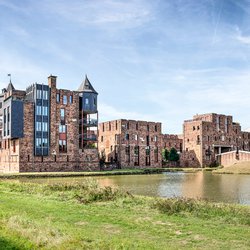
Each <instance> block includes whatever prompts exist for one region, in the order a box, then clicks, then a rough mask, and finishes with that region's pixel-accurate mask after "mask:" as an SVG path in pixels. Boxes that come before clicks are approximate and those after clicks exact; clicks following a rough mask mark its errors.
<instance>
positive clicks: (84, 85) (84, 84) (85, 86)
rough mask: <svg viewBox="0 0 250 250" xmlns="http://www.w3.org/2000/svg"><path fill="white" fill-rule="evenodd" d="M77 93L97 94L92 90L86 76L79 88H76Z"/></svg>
mask: <svg viewBox="0 0 250 250" xmlns="http://www.w3.org/2000/svg"><path fill="white" fill-rule="evenodd" d="M78 91H79V92H91V93H95V94H98V93H97V92H96V91H95V89H94V88H93V86H92V85H91V83H90V81H89V79H88V77H87V75H86V76H85V80H84V81H83V82H82V84H81V85H80V86H79V88H78Z"/></svg>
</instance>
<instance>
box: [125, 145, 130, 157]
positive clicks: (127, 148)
mask: <svg viewBox="0 0 250 250" xmlns="http://www.w3.org/2000/svg"><path fill="white" fill-rule="evenodd" d="M125 154H126V155H130V147H129V146H126V148H125Z"/></svg>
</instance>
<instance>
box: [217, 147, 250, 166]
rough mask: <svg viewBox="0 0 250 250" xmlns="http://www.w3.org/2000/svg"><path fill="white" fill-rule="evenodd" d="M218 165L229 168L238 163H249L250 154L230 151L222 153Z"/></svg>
mask: <svg viewBox="0 0 250 250" xmlns="http://www.w3.org/2000/svg"><path fill="white" fill-rule="evenodd" d="M219 157H220V165H221V166H223V167H228V166H231V165H233V164H235V163H238V162H245V161H250V152H246V151H241V150H239V151H238V154H237V151H236V150H235V151H231V152H227V153H223V154H221V155H220V156H219Z"/></svg>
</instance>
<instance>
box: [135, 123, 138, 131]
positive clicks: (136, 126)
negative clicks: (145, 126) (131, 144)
mask: <svg viewBox="0 0 250 250" xmlns="http://www.w3.org/2000/svg"><path fill="white" fill-rule="evenodd" d="M138 127H139V126H138V122H137V123H136V125H135V129H136V130H138Z"/></svg>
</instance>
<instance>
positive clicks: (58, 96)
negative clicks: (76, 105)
mask: <svg viewBox="0 0 250 250" xmlns="http://www.w3.org/2000/svg"><path fill="white" fill-rule="evenodd" d="M56 102H57V103H59V102H60V94H59V93H57V94H56Z"/></svg>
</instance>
